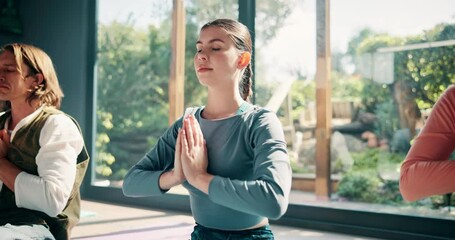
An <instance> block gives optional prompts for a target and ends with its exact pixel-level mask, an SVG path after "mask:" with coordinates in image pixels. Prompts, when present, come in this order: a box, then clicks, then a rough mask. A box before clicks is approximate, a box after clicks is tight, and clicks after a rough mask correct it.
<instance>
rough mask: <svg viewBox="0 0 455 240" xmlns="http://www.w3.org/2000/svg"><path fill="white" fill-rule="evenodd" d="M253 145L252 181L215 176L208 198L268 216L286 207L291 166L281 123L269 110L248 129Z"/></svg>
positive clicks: (280, 213) (228, 205)
mask: <svg viewBox="0 0 455 240" xmlns="http://www.w3.org/2000/svg"><path fill="white" fill-rule="evenodd" d="M250 139H251V143H252V145H253V146H255V147H254V169H253V171H254V176H255V177H254V178H255V180H252V181H244V180H236V179H230V178H226V177H221V176H214V177H213V179H212V180H211V181H210V185H209V195H208V196H209V198H210V200H211V201H213V202H215V203H217V204H220V205H223V206H226V207H229V208H232V209H235V210H238V211H242V212H246V213H250V214H255V215H258V216H264V217H267V218H270V219H278V218H280V217H281V216H282V215H283V214H284V213H285V212H286V210H287V206H288V203H289V193H290V190H291V180H292V170H291V167H290V163H289V157H288V154H287V147H286V141H285V140H284V133H283V129H282V127H281V123H280V121H279V119H278V118H277V117H276V115H275V114H274V113H272V112H265V113H263V114H262V115H261V116H260V117H259V118H258V119H257V122H255V123H254V126H253V129H252V130H251V136H250Z"/></svg>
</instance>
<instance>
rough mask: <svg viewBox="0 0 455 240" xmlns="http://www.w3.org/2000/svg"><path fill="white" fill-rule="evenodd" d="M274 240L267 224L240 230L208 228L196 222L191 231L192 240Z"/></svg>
mask: <svg viewBox="0 0 455 240" xmlns="http://www.w3.org/2000/svg"><path fill="white" fill-rule="evenodd" d="M250 239H255V240H256V239H260V240H273V239H274V237H273V233H272V230H270V226H269V225H266V226H263V227H259V228H254V229H248V230H240V231H223V230H218V229H212V228H207V227H204V226H201V225H199V224H196V226H194V230H193V232H192V233H191V240H250Z"/></svg>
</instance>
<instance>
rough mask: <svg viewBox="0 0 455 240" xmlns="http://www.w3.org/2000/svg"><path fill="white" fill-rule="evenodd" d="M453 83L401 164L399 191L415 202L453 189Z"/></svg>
mask: <svg viewBox="0 0 455 240" xmlns="http://www.w3.org/2000/svg"><path fill="white" fill-rule="evenodd" d="M454 149H455V86H451V87H449V88H448V89H447V90H446V91H445V92H444V94H442V96H441V97H440V99H439V100H438V102H437V103H436V104H435V105H434V107H433V110H432V112H431V114H430V117H429V118H428V120H427V122H426V123H425V127H424V128H423V129H422V131H421V133H420V134H419V135H418V136H417V137H416V139H415V141H414V143H413V144H412V146H411V149H410V150H409V152H408V154H407V156H406V159H405V160H404V162H403V164H402V165H401V172H400V192H401V194H402V196H403V198H404V199H406V200H408V201H415V200H418V199H421V198H424V197H428V196H430V195H437V194H445V193H449V192H455V161H451V160H448V158H449V156H450V154H451V153H452V152H453V150H454Z"/></svg>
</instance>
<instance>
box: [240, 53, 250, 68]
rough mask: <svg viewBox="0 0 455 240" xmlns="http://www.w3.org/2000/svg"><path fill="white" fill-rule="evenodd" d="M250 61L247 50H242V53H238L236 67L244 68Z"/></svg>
mask: <svg viewBox="0 0 455 240" xmlns="http://www.w3.org/2000/svg"><path fill="white" fill-rule="evenodd" d="M250 61H251V54H250V53H249V52H243V53H242V54H240V58H239V63H238V67H239V68H245V67H246V66H248V64H250Z"/></svg>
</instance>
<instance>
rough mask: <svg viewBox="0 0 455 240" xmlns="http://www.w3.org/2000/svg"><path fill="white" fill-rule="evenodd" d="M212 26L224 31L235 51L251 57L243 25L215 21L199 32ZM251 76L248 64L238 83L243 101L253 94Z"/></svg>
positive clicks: (249, 41)
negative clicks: (246, 53) (235, 48)
mask: <svg viewBox="0 0 455 240" xmlns="http://www.w3.org/2000/svg"><path fill="white" fill-rule="evenodd" d="M212 26H216V27H219V28H222V29H224V30H225V31H226V33H227V34H228V36H229V37H230V38H231V39H232V41H233V42H234V45H235V46H236V47H237V49H239V50H240V51H243V52H249V53H250V54H251V55H253V43H252V41H251V35H250V32H249V30H248V28H247V27H246V26H245V25H243V24H242V23H240V22H238V21H235V20H232V19H227V18H226V19H216V20H214V21H211V22H208V23H206V24H205V25H204V26H202V28H201V31H202V30H203V29H205V28H207V27H212ZM252 76H253V69H252V67H251V62H250V63H249V64H248V66H247V67H246V68H245V71H244V72H243V76H242V79H241V80H240V83H239V89H240V94H241V95H242V98H243V99H244V100H248V98H249V96H251V94H252V93H253V91H252V89H251V86H252Z"/></svg>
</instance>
